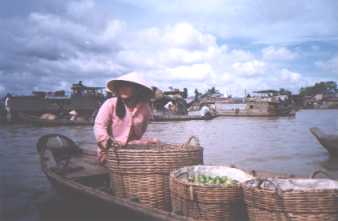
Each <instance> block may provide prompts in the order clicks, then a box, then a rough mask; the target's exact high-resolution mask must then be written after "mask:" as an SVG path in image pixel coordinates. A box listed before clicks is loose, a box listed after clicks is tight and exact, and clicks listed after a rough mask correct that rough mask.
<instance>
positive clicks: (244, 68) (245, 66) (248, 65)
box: [232, 60, 265, 77]
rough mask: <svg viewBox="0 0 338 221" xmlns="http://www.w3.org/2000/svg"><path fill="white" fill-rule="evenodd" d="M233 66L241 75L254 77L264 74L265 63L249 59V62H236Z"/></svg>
mask: <svg viewBox="0 0 338 221" xmlns="http://www.w3.org/2000/svg"><path fill="white" fill-rule="evenodd" d="M232 68H233V69H234V71H235V72H237V73H238V74H239V75H244V76H247V77H254V76H257V75H262V74H264V69H265V63H264V62H262V61H258V60H253V61H248V62H243V63H241V62H236V63H234V64H233V65H232Z"/></svg>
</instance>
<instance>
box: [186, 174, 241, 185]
mask: <svg viewBox="0 0 338 221" xmlns="http://www.w3.org/2000/svg"><path fill="white" fill-rule="evenodd" d="M188 181H189V182H192V183H195V184H199V185H222V186H232V185H236V184H238V181H237V180H233V179H231V178H229V177H227V176H216V177H212V176H207V175H194V176H192V177H189V178H188Z"/></svg>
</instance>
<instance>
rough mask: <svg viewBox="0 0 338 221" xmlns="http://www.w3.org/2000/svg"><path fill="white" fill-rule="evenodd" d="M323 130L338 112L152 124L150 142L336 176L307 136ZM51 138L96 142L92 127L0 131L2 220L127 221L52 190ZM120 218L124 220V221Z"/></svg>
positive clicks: (208, 159)
mask: <svg viewBox="0 0 338 221" xmlns="http://www.w3.org/2000/svg"><path fill="white" fill-rule="evenodd" d="M310 127H319V128H321V129H323V130H324V131H325V132H328V133H338V110H303V111H299V112H297V115H296V117H291V118H288V117H281V118H276V117H274V118H245V117H242V118H236V117H222V118H216V119H213V120H210V121H189V122H168V123H153V124H151V125H149V127H148V130H147V133H146V135H145V136H147V137H157V138H159V139H160V140H162V141H163V142H169V143H183V142H186V141H187V140H188V138H189V137H190V136H192V135H195V136H197V137H199V139H200V143H201V145H202V146H203V147H204V160H205V164H215V165H229V164H234V165H236V166H237V167H241V168H245V169H255V170H265V171H271V172H283V173H292V174H295V175H302V176H308V175H309V174H311V173H312V172H313V171H314V170H317V169H322V170H327V171H329V172H330V173H331V174H333V175H334V176H337V174H338V160H336V159H333V158H330V157H329V155H328V153H327V152H326V150H325V149H324V148H322V147H321V145H320V144H319V143H318V142H317V141H316V139H315V138H314V137H313V136H312V134H311V133H310V132H309V128H310ZM47 133H60V134H64V135H66V136H68V137H70V138H72V139H74V140H75V141H77V142H79V143H93V142H95V141H94V136H93V131H92V127H89V126H86V127H82V126H81V127H50V128H43V127H30V126H23V125H6V126H0V220H1V221H2V220H3V221H21V220H22V221H30V220H34V221H35V220H38V221H45V220H83V221H91V220H103V221H104V220H126V217H124V218H123V211H121V214H117V215H116V217H109V218H106V217H104V215H103V214H102V213H101V211H100V208H95V207H92V208H85V209H84V208H82V207H81V206H80V205H69V203H68V202H67V201H65V200H64V199H62V198H60V197H59V196H58V195H57V194H56V193H55V192H54V190H53V189H52V188H51V186H50V184H49V182H48V180H47V179H46V177H45V175H44V174H43V173H42V172H41V170H40V164H39V159H38V156H37V153H36V148H35V144H36V141H37V140H38V138H39V137H40V136H42V135H44V134H47ZM121 217H122V218H121Z"/></svg>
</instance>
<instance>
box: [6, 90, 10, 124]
mask: <svg viewBox="0 0 338 221" xmlns="http://www.w3.org/2000/svg"><path fill="white" fill-rule="evenodd" d="M11 98H12V95H11V94H7V95H6V99H5V109H6V120H7V122H10V121H11V120H12V112H11V107H10V104H9V103H10V100H11Z"/></svg>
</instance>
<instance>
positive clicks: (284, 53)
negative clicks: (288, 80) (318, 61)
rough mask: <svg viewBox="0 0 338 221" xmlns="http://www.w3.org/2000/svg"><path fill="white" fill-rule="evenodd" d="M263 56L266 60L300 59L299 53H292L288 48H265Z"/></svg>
mask: <svg viewBox="0 0 338 221" xmlns="http://www.w3.org/2000/svg"><path fill="white" fill-rule="evenodd" d="M262 55H263V59H265V60H282V61H287V60H293V59H295V58H297V57H298V54H297V53H295V52H292V51H290V50H289V49H288V48H285V47H274V46H269V47H266V48H263V50H262Z"/></svg>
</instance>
